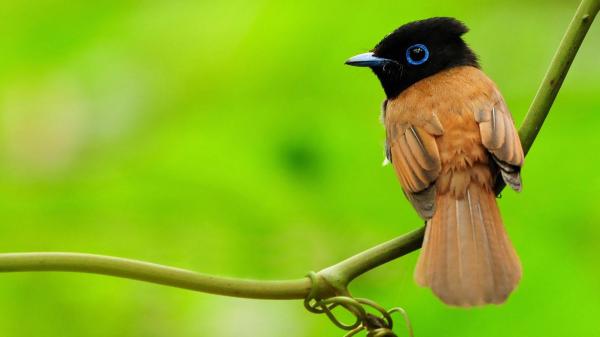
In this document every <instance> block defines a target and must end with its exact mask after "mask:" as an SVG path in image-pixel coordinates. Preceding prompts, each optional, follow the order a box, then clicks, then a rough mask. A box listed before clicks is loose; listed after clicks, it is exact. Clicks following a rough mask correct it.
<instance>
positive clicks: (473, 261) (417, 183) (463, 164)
mask: <svg viewBox="0 0 600 337" xmlns="http://www.w3.org/2000/svg"><path fill="white" fill-rule="evenodd" d="M456 83H460V86H459V87H456ZM384 122H385V126H386V130H387V141H388V146H389V149H390V153H391V158H392V163H393V165H394V168H395V171H396V173H397V175H398V178H399V180H400V183H401V185H402V187H403V189H404V191H405V193H406V194H407V197H408V198H409V200H411V201H412V202H413V205H414V206H415V208H416V209H417V211H418V212H419V213H420V214H421V216H422V217H423V218H424V219H426V220H428V221H427V230H426V233H425V240H424V242H423V251H422V253H421V256H420V257H419V261H418V264H417V268H416V271H415V279H416V281H417V283H419V284H420V285H422V286H427V287H431V289H432V290H433V291H434V293H435V294H436V295H437V296H439V297H440V298H441V299H442V300H443V301H444V302H446V303H448V304H452V305H460V306H469V305H480V304H485V303H501V302H504V300H506V298H507V297H508V295H509V294H510V292H511V291H512V290H513V289H514V288H515V286H516V285H517V283H518V282H519V279H520V278H521V265H520V262H519V259H518V257H517V255H516V253H515V251H514V249H513V248H512V245H511V243H510V241H509V239H508V237H507V235H506V232H505V230H504V226H503V224H502V219H501V217H500V212H499V210H498V206H497V204H496V198H495V196H494V191H493V187H494V181H495V176H496V171H497V170H496V169H495V163H494V162H493V161H494V159H493V158H495V160H498V161H500V162H503V163H507V164H510V165H514V166H521V165H522V163H523V151H522V148H521V143H520V141H519V138H518V134H517V131H516V129H515V127H514V124H513V121H512V118H511V116H510V112H509V111H508V109H507V108H506V104H505V103H504V99H503V98H502V96H501V95H500V93H499V91H498V90H497V88H496V86H495V85H494V84H493V82H492V81H491V80H490V79H489V78H488V77H487V76H485V74H484V73H483V72H481V71H480V70H479V69H477V68H475V67H471V66H462V67H454V68H450V69H448V70H444V71H442V72H440V73H438V74H436V75H433V76H430V77H427V78H425V79H423V80H421V81H419V82H417V83H415V84H414V85H412V86H411V87H409V88H408V89H406V90H404V91H403V92H402V93H401V94H400V95H399V96H398V97H396V98H394V99H390V100H388V102H387V104H386V110H385V117H384ZM517 174H518V173H517ZM519 181H520V180H519ZM518 186H520V183H519V184H518ZM423 193H428V194H429V195H430V197H429V198H423V199H424V200H419V199H418V196H419V195H422V194H423ZM431 208H434V210H435V211H434V212H433V214H432V212H431V211H428V210H430V209H431Z"/></svg>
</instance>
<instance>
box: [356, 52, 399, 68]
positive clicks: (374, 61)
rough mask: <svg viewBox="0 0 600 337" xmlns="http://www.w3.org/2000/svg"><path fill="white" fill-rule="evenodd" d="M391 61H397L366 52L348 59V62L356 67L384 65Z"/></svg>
mask: <svg viewBox="0 0 600 337" xmlns="http://www.w3.org/2000/svg"><path fill="white" fill-rule="evenodd" d="M390 62H395V61H393V60H390V59H384V58H382V57H377V56H375V55H373V53H364V54H359V55H356V56H354V57H351V58H349V59H348V60H347V61H346V64H347V65H349V66H355V67H383V66H384V65H385V64H387V63H390Z"/></svg>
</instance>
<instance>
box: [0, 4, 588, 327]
mask: <svg viewBox="0 0 600 337" xmlns="http://www.w3.org/2000/svg"><path fill="white" fill-rule="evenodd" d="M576 6H577V1H576V0H568V1H567V0H554V1H541V0H540V1H502V2H501V1H475V0H473V1H470V0H463V1H428V2H424V1H398V0H397V1H377V2H376V1H371V2H365V1H338V0H334V1H315V0H311V1H303V2H296V3H294V2H283V1H269V0H265V1H252V2H250V1H241V0H233V1H227V2H216V1H189V2H183V1H172V2H171V1H139V2H138V1H97V2H96V1H77V2H75V1H71V2H69V3H67V2H60V1H2V3H1V4H0V118H1V121H0V233H1V236H2V239H1V240H0V250H1V251H3V252H19V251H79V252H89V253H98V254H108V255H116V256H123V257H130V258H136V259H143V260H148V261H153V262H157V263H164V264H169V265H173V266H178V267H183V268H189V269H193V270H198V271H203V272H208V273H215V274H222V275H230V276H238V277H249V278H260V279H278V278H295V277H300V276H302V275H304V274H305V273H306V272H307V271H310V270H318V269H320V268H322V267H325V266H327V265H330V264H332V263H334V262H337V261H339V260H340V259H342V258H344V257H347V256H349V255H351V254H354V253H356V252H359V251H361V250H363V249H365V248H368V247H370V246H372V245H375V244H377V243H379V242H382V241H385V240H388V239H391V238H393V237H395V236H398V235H400V234H402V233H404V232H407V231H409V230H411V229H414V228H416V227H417V226H419V225H420V223H421V222H420V221H419V219H418V217H417V216H416V214H415V213H414V211H413V210H412V209H411V207H410V206H409V204H408V202H406V201H405V199H404V196H403V194H402V192H401V190H400V187H399V185H398V183H397V181H396V178H395V176H394V173H393V172H392V169H391V168H390V167H385V168H382V167H381V164H380V163H381V161H382V159H383V151H382V144H383V136H384V133H383V129H382V127H381V125H380V123H379V122H378V115H379V105H380V102H381V100H382V99H383V92H382V90H381V89H380V88H379V84H378V82H377V80H376V78H375V77H374V76H372V75H371V74H369V72H368V71H366V70H364V69H356V68H349V67H345V66H344V65H343V61H344V60H345V59H346V58H347V57H349V56H351V55H354V54H356V53H359V52H364V51H367V50H368V49H370V48H371V47H372V46H373V45H374V44H375V43H376V42H377V41H378V40H379V39H380V38H381V37H383V36H384V35H385V34H386V33H388V32H390V31H391V30H392V29H394V28H396V27H397V26H399V25H400V24H402V23H405V22H407V21H411V20H415V19H420V18H426V17H431V16H441V15H443V16H455V17H457V18H460V19H461V20H463V21H464V22H466V23H467V24H468V25H469V26H470V28H471V29H472V32H470V33H468V34H467V35H466V39H467V41H468V42H469V44H470V45H471V46H472V47H473V48H474V49H475V50H476V51H477V52H478V54H479V56H480V57H481V60H482V65H483V67H484V70H485V71H486V72H487V73H488V74H489V75H490V77H492V78H493V79H494V80H495V81H496V82H497V84H498V85H499V87H500V88H501V90H502V91H503V93H504V95H505V98H506V100H507V102H508V104H509V106H510V108H511V109H512V111H513V114H514V116H515V120H516V121H517V122H518V123H520V121H522V119H523V116H524V113H525V111H526V110H527V108H528V105H529V103H530V102H531V99H532V97H533V95H534V93H535V90H536V88H537V85H538V83H539V82H540V80H541V78H542V76H543V74H544V71H545V69H546V67H547V65H548V63H549V61H550V59H551V57H552V54H553V52H554V50H555V48H556V47H557V45H558V43H559V41H560V38H561V36H562V33H563V31H564V29H565V28H566V26H567V24H568V23H569V20H570V18H571V16H572V14H573V13H574V11H575V8H576ZM599 51H600V24H598V23H596V24H595V25H594V26H593V27H592V29H591V30H590V34H589V36H588V38H587V40H586V41H585V43H584V45H583V47H582V48H581V50H580V53H579V55H578V57H577V59H576V61H575V63H574V64H573V67H572V69H571V72H570V73H569V76H568V77H567V79H566V81H565V83H564V87H563V89H562V91H561V93H560V95H559V96H558V99H557V100H556V103H555V105H554V108H553V109H552V111H551V114H550V116H549V118H548V120H547V122H546V124H545V125H544V129H543V130H542V132H541V133H540V137H539V139H538V140H537V141H536V143H535V145H534V147H533V149H532V151H531V152H530V155H529V156H528V157H527V160H526V165H525V168H524V172H523V176H524V187H525V188H524V191H523V193H521V194H518V195H517V194H515V193H513V192H509V191H506V192H505V193H504V197H503V198H502V199H501V200H500V204H501V208H502V210H503V213H504V219H505V222H506V224H507V228H508V231H509V233H510V235H511V237H512V240H513V242H514V244H515V246H516V247H517V250H518V252H519V254H520V256H521V259H522V262H523V265H524V278H523V280H522V282H521V284H520V286H519V288H518V289H517V290H516V292H515V293H514V294H513V295H512V296H511V298H510V299H509V301H508V303H507V304H505V305H503V306H491V307H486V308H480V309H471V310H461V309H453V308H448V307H446V306H444V305H443V304H441V303H440V302H439V301H438V300H437V299H436V298H435V297H434V296H433V295H432V294H431V293H430V291H429V290H428V289H423V288H419V287H417V286H416V285H415V283H414V282H413V280H412V272H413V268H414V264H415V261H416V257H417V254H411V255H409V256H407V257H405V258H402V259H400V260H397V261H394V262H392V263H389V264H387V265H385V266H383V267H381V268H379V269H377V270H375V271H373V272H371V273H369V274H367V275H365V276H364V277H362V278H360V279H359V280H357V281H356V282H355V283H353V286H352V290H353V293H354V294H355V295H358V296H361V297H368V298H372V299H374V300H376V301H378V302H380V303H381V304H383V305H384V306H386V307H392V306H396V305H400V306H403V307H404V308H405V309H406V310H407V311H408V312H409V314H410V316H411V319H412V321H413V324H414V327H415V332H416V336H599V335H600V325H599V324H598V316H599V314H600V269H599V262H598V261H599V259H600V253H599V248H598V247H599V245H598V243H599V242H600V225H599V224H600V207H599V206H600V203H599V200H598V193H599V192H600V175H598V174H597V166H598V164H600V159H599V149H600V137H598V130H600V129H599V128H600V95H599V94H600V58H598V52H599ZM399 325H400V326H401V325H402V324H401V323H400V324H399ZM0 331H1V332H0V334H1V335H2V336H3V337H22V336H23V337H24V336H27V337H29V336H36V337H37V336H61V337H69V336H140V337H141V336H144V337H145V336H148V337H162V336H182V337H185V336H263V337H264V336H267V337H268V336H289V337H300V336H341V335H342V334H343V333H342V332H341V331H339V330H337V329H336V328H335V327H333V325H331V324H330V323H329V322H328V321H327V319H326V318H325V317H320V316H317V315H312V314H309V313H307V312H306V311H305V310H304V308H303V307H302V304H301V302H300V301H254V300H245V299H231V298H224V297H217V296H212V295H206V294H200V293H194V292H189V291H185V290H179V289H173V288H167V287H161V286H157V285H152V284H145V283H141V282H135V281H130V280H122V279H115V278H109V277H104V276H96V275H84V274H61V273H23V274H0ZM398 333H399V335H403V333H404V332H403V331H402V330H401V329H399V330H398Z"/></svg>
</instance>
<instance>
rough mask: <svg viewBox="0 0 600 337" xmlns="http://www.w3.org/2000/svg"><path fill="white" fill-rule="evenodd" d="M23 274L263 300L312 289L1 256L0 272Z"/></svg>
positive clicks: (301, 282) (90, 260) (82, 258)
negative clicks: (95, 278) (86, 277)
mask: <svg viewBox="0 0 600 337" xmlns="http://www.w3.org/2000/svg"><path fill="white" fill-rule="evenodd" d="M23 271H62V272H81V273H92V274H103V275H110V276H116V277H122V278H129V279H135V280H140V281H146V282H151V283H158V284H163V285H167V286H171V287H177V288H184V289H190V290H195V291H201V292H206V293H211V294H218V295H226V296H235V297H247V298H264V299H294V298H304V297H305V296H306V294H308V292H309V290H310V287H311V284H310V281H309V280H308V279H307V278H301V279H296V280H285V281H255V280H244V279H237V278H228V277H220V276H212V275H207V274H201V273H196V272H192V271H189V270H185V269H179V268H173V267H167V266H162V265H159V264H154V263H149V262H144V261H136V260H130V259H123V258H118V257H111V256H102V255H93V254H78V253H7V254H0V272H23Z"/></svg>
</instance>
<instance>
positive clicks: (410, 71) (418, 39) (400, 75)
mask: <svg viewBox="0 0 600 337" xmlns="http://www.w3.org/2000/svg"><path fill="white" fill-rule="evenodd" d="M468 30H469V29H468V28H467V27H466V26H465V25H464V24H463V23H462V22H460V21H458V20H456V19H453V18H443V17H441V18H431V19H426V20H421V21H415V22H411V23H407V24H405V25H404V26H402V27H400V28H398V29H396V30H395V31H394V32H392V33H391V34H389V35H388V36H386V37H385V38H383V40H381V42H379V43H378V44H377V46H375V48H374V49H373V50H372V52H370V53H365V54H360V55H357V56H355V57H352V58H351V59H349V60H348V61H346V64H348V65H352V66H362V67H370V68H371V69H372V70H373V72H374V73H375V74H376V75H377V77H378V78H379V80H380V81H381V85H382V86H383V90H384V91H385V93H386V95H387V97H388V98H394V97H396V96H398V95H399V94H400V93H401V92H402V91H403V90H404V89H406V88H408V87H409V86H411V85H412V84H414V83H416V82H418V81H419V80H421V79H423V78H425V77H428V76H431V75H434V74H436V73H438V72H440V71H441V70H444V69H448V68H451V67H456V66H464V65H468V66H474V67H479V64H478V63H477V56H476V55H475V53H473V51H472V50H471V49H470V48H469V47H468V46H467V44H466V43H465V42H464V41H463V39H462V38H461V36H462V35H463V34H464V33H466V32H467V31H468Z"/></svg>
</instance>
